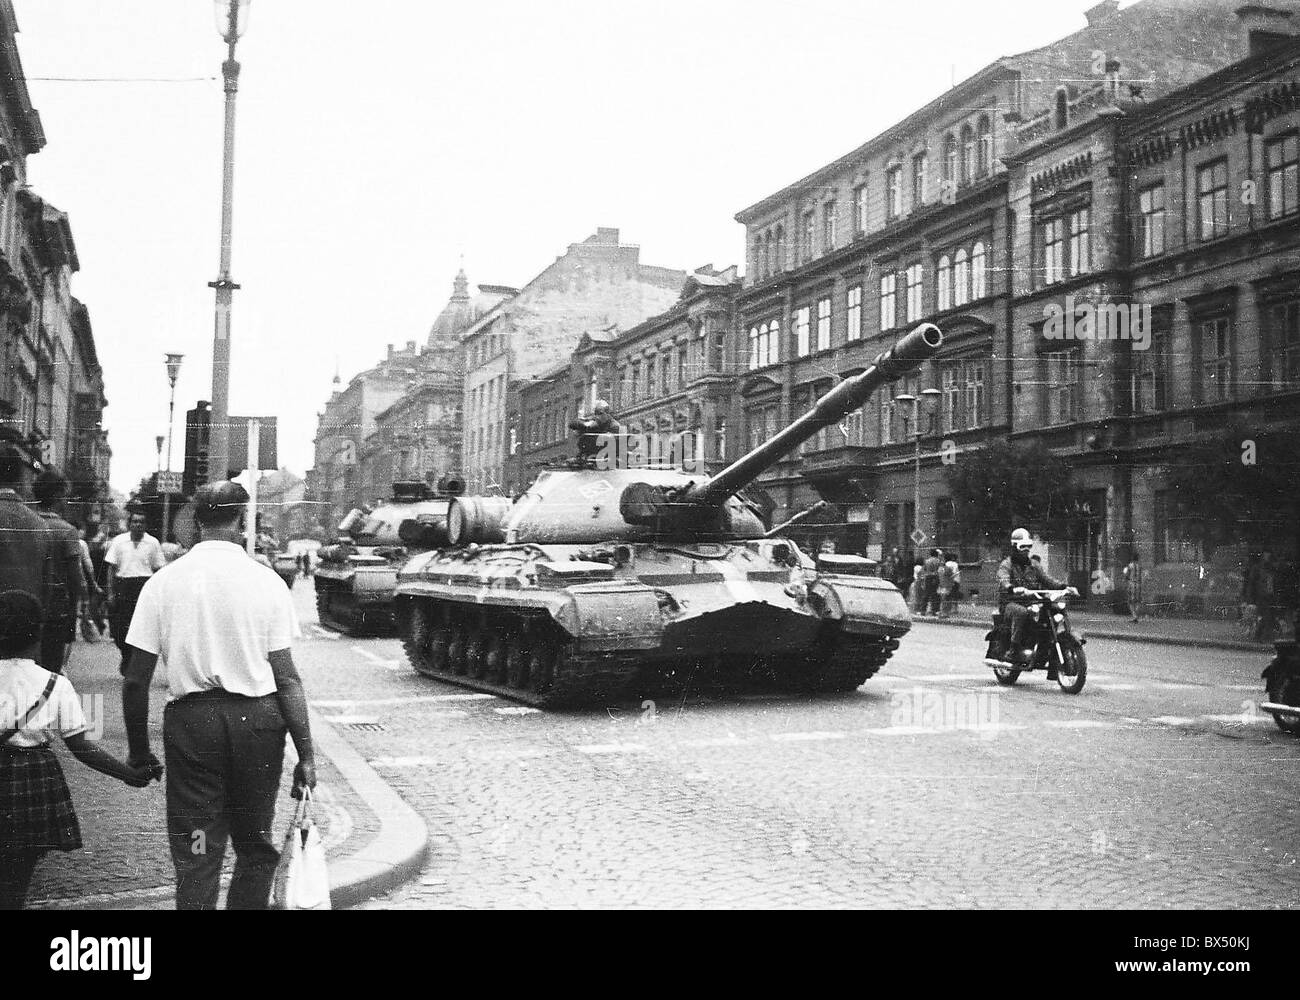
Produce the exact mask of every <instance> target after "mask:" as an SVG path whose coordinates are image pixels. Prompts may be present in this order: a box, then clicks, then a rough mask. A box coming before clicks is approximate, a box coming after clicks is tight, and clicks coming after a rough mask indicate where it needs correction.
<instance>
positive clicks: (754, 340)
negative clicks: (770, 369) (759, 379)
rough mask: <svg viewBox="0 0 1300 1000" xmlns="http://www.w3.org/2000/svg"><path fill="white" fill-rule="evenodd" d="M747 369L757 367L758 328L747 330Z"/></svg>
mask: <svg viewBox="0 0 1300 1000" xmlns="http://www.w3.org/2000/svg"><path fill="white" fill-rule="evenodd" d="M749 367H750V368H757V367H758V327H756V326H751V327H750V328H749Z"/></svg>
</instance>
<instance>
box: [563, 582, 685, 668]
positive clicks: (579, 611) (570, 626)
mask: <svg viewBox="0 0 1300 1000" xmlns="http://www.w3.org/2000/svg"><path fill="white" fill-rule="evenodd" d="M566 593H567V596H568V598H569V599H568V600H567V601H565V602H564V603H563V604H561V605H559V606H555V605H552V606H551V614H552V616H553V617H554V618H555V621H556V623H557V624H558V625H559V626H560V627H561V628H562V629H564V630H565V631H566V632H568V633H569V634H570V635H571V636H573V637H574V638H575V639H577V640H578V646H579V648H580V649H583V650H587V651H592V652H595V651H603V650H623V649H657V648H658V647H659V646H660V645H661V644H662V641H663V632H664V623H663V616H662V614H661V613H660V610H659V595H658V593H657V591H655V590H654V588H652V587H645V586H640V585H638V584H633V583H626V582H623V581H610V582H609V583H587V584H579V585H577V586H573V587H569V588H567V592H566Z"/></svg>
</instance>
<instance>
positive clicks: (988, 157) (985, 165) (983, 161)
mask: <svg viewBox="0 0 1300 1000" xmlns="http://www.w3.org/2000/svg"><path fill="white" fill-rule="evenodd" d="M975 133H976V142H977V143H978V146H979V148H978V150H977V152H976V159H975V170H976V174H977V175H978V176H980V177H987V176H988V175H989V174H991V173H992V172H993V128H992V126H991V125H990V124H989V116H988V115H980V117H979V121H978V122H976V129H975Z"/></svg>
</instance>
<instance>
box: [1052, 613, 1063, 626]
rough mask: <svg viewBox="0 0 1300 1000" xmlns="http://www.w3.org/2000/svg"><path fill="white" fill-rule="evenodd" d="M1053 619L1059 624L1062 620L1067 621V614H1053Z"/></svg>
mask: <svg viewBox="0 0 1300 1000" xmlns="http://www.w3.org/2000/svg"><path fill="white" fill-rule="evenodd" d="M1052 621H1054V622H1056V623H1057V624H1058V625H1059V624H1060V623H1061V622H1063V621H1065V615H1052Z"/></svg>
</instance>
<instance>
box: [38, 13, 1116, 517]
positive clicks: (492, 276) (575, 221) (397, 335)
mask: <svg viewBox="0 0 1300 1000" xmlns="http://www.w3.org/2000/svg"><path fill="white" fill-rule="evenodd" d="M1092 2H1093V0H1077V2H1073V3H1071V2H1060V0H1051V2H1045V0H1006V2H997V3H994V2H961V0H916V2H912V3H899V2H891V3H865V2H859V3H854V2H851V0H799V2H794V0H714V2H707V3H701V2H686V0H662V2H659V3H630V2H626V0H465V2H462V3H450V2H443V0H436V2H435V0H367V2H365V3H357V2H355V0H253V2H252V9H251V17H250V23H249V29H248V33H247V34H246V35H245V37H244V39H243V40H242V41H241V42H240V45H239V59H240V61H241V63H242V64H243V74H242V78H241V83H240V96H239V122H238V137H237V142H236V168H235V220H234V266H233V268H232V273H233V277H234V279H235V280H236V281H237V282H239V283H240V284H241V285H242V286H243V288H242V290H241V291H239V292H237V293H236V296H235V308H234V335H233V341H232V344H233V347H232V350H233V361H232V375H231V396H230V409H231V412H232V413H239V414H273V415H275V416H277V417H278V418H279V422H280V462H281V464H282V465H287V466H288V467H289V468H291V469H293V470H294V471H296V472H299V473H302V472H303V471H305V470H306V468H308V467H309V466H310V465H311V462H312V451H311V448H312V445H311V439H312V435H313V433H314V431H315V427H316V414H317V412H318V411H319V410H320V409H321V408H322V406H323V405H324V401H325V399H326V398H327V397H328V394H329V391H330V380H331V378H332V377H333V375H334V371H335V366H336V364H337V366H338V368H339V370H340V372H341V374H342V376H343V379H344V381H345V382H346V381H347V379H348V378H349V377H350V376H352V375H353V374H355V373H356V372H358V371H360V370H362V369H364V368H366V367H369V366H370V365H372V364H374V363H375V362H376V361H377V360H379V358H380V357H382V356H383V353H384V350H385V345H386V344H388V343H395V344H398V345H402V344H404V343H405V342H406V341H408V340H416V341H419V342H421V343H423V341H424V338H425V337H426V335H427V333H428V329H429V326H430V324H431V323H432V321H433V319H434V317H435V316H436V314H437V312H438V310H439V309H440V308H441V307H442V305H443V303H444V302H445V301H446V299H447V296H448V295H449V294H450V291H451V280H452V277H453V275H454V274H455V272H456V269H457V267H458V264H459V259H460V255H461V254H463V255H464V260H465V269H466V271H467V273H468V275H469V279H470V282H471V284H478V283H500V284H510V285H520V284H523V283H524V282H526V281H527V280H528V279H529V278H530V277H532V276H533V275H534V274H536V273H537V272H538V271H540V270H541V269H542V268H543V267H544V266H545V265H546V264H547V263H549V262H550V261H551V260H553V259H554V257H555V256H556V255H557V254H559V253H562V252H563V251H564V249H565V247H566V246H567V245H568V244H569V243H571V242H576V241H578V240H581V239H583V238H585V237H586V236H588V235H589V234H590V233H592V232H594V231H595V229H596V227H597V226H614V227H618V228H619V229H620V230H621V231H622V237H623V240H624V242H629V243H637V244H639V245H640V246H641V248H642V250H641V259H642V260H643V261H644V262H645V263H649V264H656V265H661V266H665V267H675V268H683V269H690V268H694V267H698V266H700V265H702V264H706V263H713V264H715V265H717V266H719V267H724V266H726V265H728V264H732V263H739V264H742V265H743V262H744V244H743V235H744V234H743V230H742V228H741V226H740V225H738V224H737V223H736V222H734V221H732V217H733V216H734V215H735V213H736V212H738V211H739V210H740V209H742V208H744V207H746V206H747V205H749V204H751V203H753V202H755V201H757V200H759V199H760V198H762V197H764V196H766V195H768V194H771V193H773V192H775V191H776V190H778V189H779V188H781V187H783V186H785V185H786V184H788V183H790V182H791V181H794V180H796V179H798V178H799V177H801V176H803V175H804V174H806V173H809V172H811V171H812V170H814V169H816V168H817V167H819V166H821V165H822V164H824V163H826V162H829V161H830V160H832V159H834V158H835V157H837V156H840V155H842V154H844V153H846V152H848V151H849V150H851V149H852V148H854V147H855V146H857V145H859V144H860V143H862V142H864V141H865V140H866V139H868V138H869V137H871V136H872V135H874V134H875V133H877V132H879V131H881V130H882V129H883V128H885V127H887V126H888V125H890V124H892V123H893V122H895V121H897V120H898V119H900V118H902V117H903V116H905V115H906V114H907V113H909V112H911V111H913V110H915V109H916V108H918V107H920V106H921V105H923V104H924V103H926V102H927V101H929V100H931V99H932V98H934V97H935V96H937V95H938V94H939V93H941V92H942V91H943V90H944V89H945V88H947V87H948V86H950V84H951V82H952V80H953V79H954V77H955V78H956V79H958V80H960V79H962V78H964V77H966V76H969V75H970V74H971V73H974V72H975V71H976V70H978V69H979V68H980V67H982V66H983V65H985V64H986V63H988V62H989V61H991V60H992V59H994V58H996V57H997V56H999V55H1004V54H1009V53H1014V52H1018V51H1022V50H1024V49H1028V48H1033V47H1036V46H1038V45H1042V44H1045V43H1047V42H1049V41H1051V40H1053V39H1055V38H1058V37H1060V36H1062V35H1064V34H1067V33H1069V32H1071V31H1073V30H1076V29H1077V28H1080V27H1082V26H1083V25H1084V17H1083V10H1084V9H1085V8H1086V7H1088V6H1091V5H1092ZM15 7H16V9H17V14H18V22H19V28H20V29H21V33H20V34H19V36H18V44H19V47H20V51H21V53H22V58H23V64H24V68H25V70H26V72H27V75H28V77H29V86H30V90H31V94H32V100H33V103H34V105H35V106H36V108H37V109H38V110H39V111H40V113H41V118H42V120H43V122H44V125H45V131H46V135H47V138H48V141H49V144H48V145H47V146H46V148H45V149H44V150H43V151H42V152H40V153H38V154H37V155H36V156H34V157H31V158H30V159H29V161H28V170H29V180H30V183H31V184H32V185H33V186H34V187H35V188H36V190H37V192H38V193H39V194H40V195H41V196H42V197H44V198H45V199H47V200H48V201H49V202H51V203H52V204H54V205H55V206H57V207H59V208H61V209H63V210H64V211H66V212H68V213H69V215H70V216H71V222H72V227H73V234H74V236H75V239H76V242H77V250H78V254H79V256H80V259H81V272H80V273H79V274H78V275H76V277H75V278H74V281H73V290H74V293H75V294H76V295H77V296H78V297H79V298H80V299H81V300H82V301H84V302H85V303H86V305H87V306H88V307H89V309H90V315H91V320H92V322H93V324H94V329H95V338H96V343H97V345H98V348H99V352H100V356H101V359H102V361H103V365H104V372H105V381H106V386H107V395H108V398H109V407H108V409H107V411H106V413H105V423H106V425H107V426H108V428H109V431H110V437H109V441H110V443H111V444H112V446H113V451H114V457H113V468H112V483H113V485H114V487H116V488H117V489H120V490H123V491H129V490H130V489H132V488H134V486H135V485H136V484H137V483H138V482H139V480H140V478H141V477H142V476H145V475H148V474H149V473H151V472H152V471H153V469H154V467H155V463H156V452H155V448H154V437H155V435H157V434H161V433H164V432H165V429H166V420H167V379H166V373H165V370H164V366H163V354H164V352H166V351H180V352H183V353H184V354H185V363H184V367H183V369H182V372H181V376H180V381H179V383H178V385H177V394H176V409H177V414H178V418H179V419H178V420H177V424H176V430H175V437H174V442H175V443H174V446H173V461H172V466H173V468H177V469H179V468H180V467H181V462H182V456H183V452H184V438H183V426H182V420H183V413H184V411H185V410H186V409H188V408H189V407H191V406H193V405H194V401H195V400H196V399H206V398H209V394H210V390H211V364H212V351H211V344H212V309H213V304H212V291H211V289H209V288H208V287H207V282H209V281H211V280H213V279H214V278H215V277H216V274H217V252H218V235H219V234H218V229H219V221H220V197H221V187H220V185H221V128H222V119H221V116H222V91H221V81H220V63H221V60H222V58H223V55H224V48H223V45H222V43H221V40H220V39H219V38H218V36H217V34H216V29H215V25H214V18H213V11H212V2H211V0H15ZM42 77H75V78H82V79H79V80H76V81H55V80H42V79H40V78H42ZM100 77H110V78H123V77H126V78H132V79H133V80H135V81H137V82H90V81H86V80H85V79H84V78H100ZM139 78H164V79H172V80H178V81H181V82H139ZM190 78H200V79H199V80H198V81H197V82H189V81H190ZM580 332H581V331H575V335H574V339H575V341H576V339H577V336H578V333H580Z"/></svg>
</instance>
